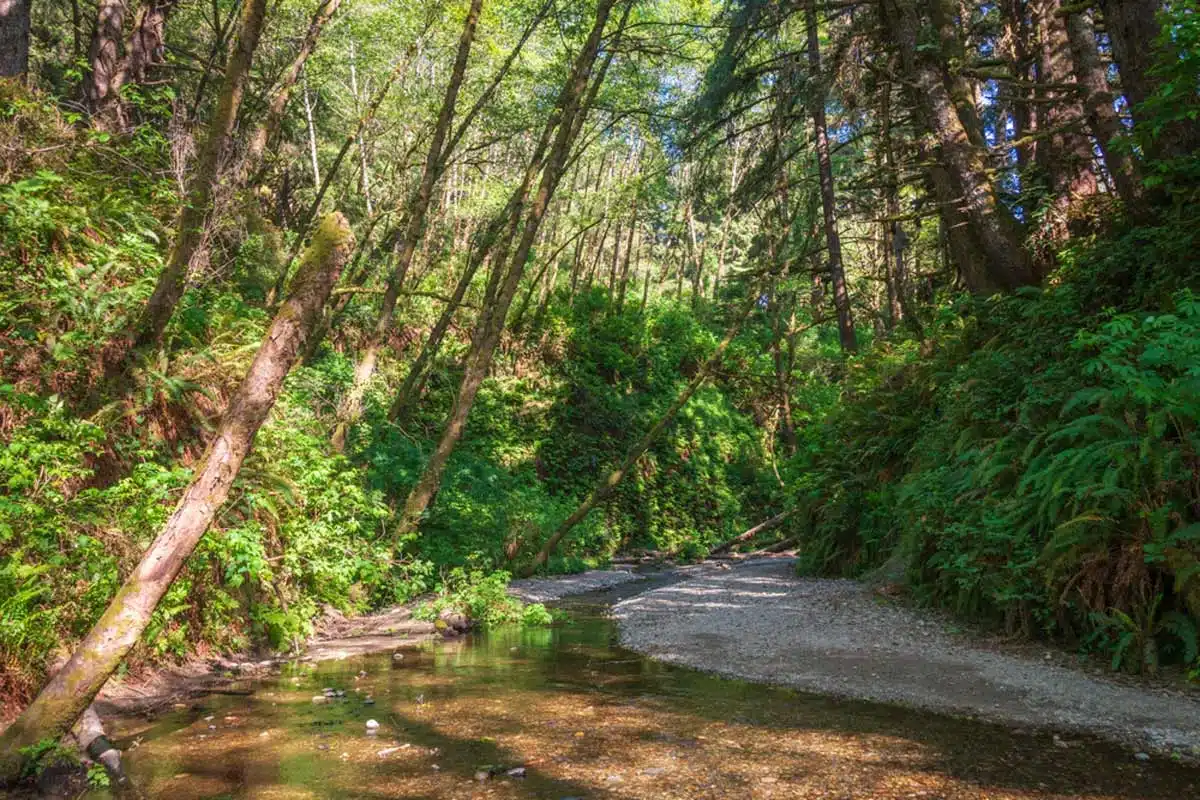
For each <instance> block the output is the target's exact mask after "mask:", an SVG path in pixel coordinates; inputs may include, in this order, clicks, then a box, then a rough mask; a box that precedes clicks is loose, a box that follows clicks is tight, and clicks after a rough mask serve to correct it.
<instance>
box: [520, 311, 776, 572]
mask: <svg viewBox="0 0 1200 800" xmlns="http://www.w3.org/2000/svg"><path fill="white" fill-rule="evenodd" d="M751 297H752V299H751V300H750V302H748V303H746V304H745V306H744V308H743V309H742V312H741V314H740V315H739V316H738V317H737V319H736V320H735V321H734V323H733V324H732V325H730V327H729V330H728V331H726V332H725V338H724V339H722V340H721V342H720V344H718V345H717V348H716V349H715V350H714V351H713V352H712V355H710V356H709V357H708V359H707V360H706V361H705V362H704V363H703V364H702V365H701V366H700V369H698V370H697V371H696V374H695V375H694V376H693V377H692V380H691V381H689V382H688V385H687V386H685V387H684V388H683V391H681V392H680V393H679V395H678V396H677V397H676V398H675V401H674V402H673V403H671V405H670V406H668V407H667V410H666V411H665V412H663V415H662V416H661V417H659V418H658V421H657V422H655V423H654V425H653V426H652V427H651V428H650V430H648V431H646V433H645V434H644V435H643V436H642V438H641V439H639V440H638V441H637V442H635V443H634V444H633V445H632V446H630V448H629V449H628V450H627V451H626V453H625V458H623V459H622V460H621V463H620V465H619V466H618V467H617V468H616V469H614V470H613V471H612V472H610V473H609V474H608V475H607V476H605V477H604V478H602V479H601V480H600V482H599V483H597V484H596V486H595V487H594V488H593V489H592V491H591V493H590V494H589V495H588V496H587V498H586V499H585V500H584V501H583V502H582V503H580V504H579V506H578V507H577V508H576V509H575V510H574V511H573V512H571V515H570V516H569V517H567V518H566V519H565V520H563V521H562V524H560V525H559V526H558V528H556V529H555V531H554V533H553V534H551V535H550V538H549V539H547V540H546V544H545V545H543V546H542V549H541V550H539V551H538V554H537V555H536V556H534V559H533V563H532V564H530V565H529V566H528V567H527V568H526V569H525V570H524V574H525V576H526V577H528V576H529V575H532V574H533V573H534V572H535V571H537V569H538V568H539V567H541V566H542V565H544V564H545V563H546V562H547V561H548V560H549V559H550V555H551V553H553V552H554V548H556V547H558V543H559V542H561V541H562V539H563V537H564V536H566V535H567V533H569V532H570V530H571V529H572V528H574V527H575V526H576V525H578V524H579V523H580V522H583V520H584V518H586V517H587V515H588V514H589V513H590V512H591V511H592V509H593V508H595V507H596V506H597V505H599V504H600V503H601V502H603V501H604V500H605V499H606V498H607V497H608V496H609V495H610V494H612V493H613V490H615V489H616V488H617V486H618V485H619V484H620V483H621V481H622V480H624V478H625V476H626V475H628V474H629V470H631V469H633V465H634V464H636V463H637V462H638V459H640V458H641V457H642V455H643V454H644V453H645V452H646V451H647V450H649V449H650V446H651V445H653V444H654V443H655V442H656V441H658V437H659V436H661V435H662V432H663V431H664V430H666V429H667V426H668V425H670V424H671V421H672V420H674V419H675V416H676V415H677V414H678V413H679V412H680V410H682V409H683V407H684V406H686V405H687V403H688V401H689V400H691V399H692V395H694V394H695V393H696V391H697V390H698V389H699V388H700V387H701V386H702V385H703V384H704V382H705V381H706V380H708V376H709V375H710V374H711V373H712V371H713V368H714V367H716V365H717V364H718V363H719V362H720V360H721V356H722V355H724V353H725V351H726V350H727V349H728V348H729V345H730V343H731V342H732V341H733V339H734V337H735V336H737V333H738V331H739V330H740V329H741V327H742V323H744V322H745V321H746V318H747V317H749V316H750V312H752V311H753V310H754V309H755V307H756V306H757V305H758V293H757V292H751Z"/></svg>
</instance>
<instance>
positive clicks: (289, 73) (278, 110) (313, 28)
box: [240, 0, 342, 185]
mask: <svg viewBox="0 0 1200 800" xmlns="http://www.w3.org/2000/svg"><path fill="white" fill-rule="evenodd" d="M341 2H342V0H318V2H317V7H316V9H315V10H314V11H313V15H312V19H311V20H310V21H309V23H308V30H307V32H306V33H305V34H304V41H303V42H302V43H301V44H300V49H299V50H297V51H296V56H295V58H293V59H292V63H291V64H289V65H288V68H287V69H286V70H284V72H283V75H282V76H281V77H280V79H279V83H278V85H276V87H275V91H274V92H272V93H271V99H270V100H269V101H268V102H267V114H266V116H265V117H263V120H262V122H260V123H259V124H258V126H257V127H256V128H255V129H254V133H253V134H252V135H251V136H250V142H249V144H247V145H246V155H245V156H244V157H243V159H242V168H241V176H240V177H241V180H240V183H242V184H243V185H244V184H246V183H248V182H249V181H250V180H251V179H252V178H253V176H254V175H255V174H256V173H257V172H258V168H259V166H260V165H261V164H262V159H263V154H264V153H265V152H266V150H267V144H268V143H269V142H270V140H271V137H273V136H274V135H275V132H276V131H277V130H279V124H280V122H281V121H282V120H283V113H284V111H285V110H287V105H288V100H290V99H291V96H292V90H293V89H295V88H296V81H297V80H299V79H300V75H301V73H302V72H303V71H304V64H305V63H306V62H307V61H308V57H309V56H310V55H312V52H313V50H314V49H315V48H316V46H317V39H318V38H319V37H320V35H321V31H323V30H324V29H325V26H326V25H327V24H328V23H329V20H331V19H333V15H334V14H336V13H337V10H338V6H340V5H341ZM305 112H306V113H305V118H306V120H307V122H308V124H309V134H310V141H311V147H312V160H313V174H314V175H316V172H317V167H316V164H317V153H316V140H315V137H312V136H311V134H312V132H313V131H312V108H311V107H310V106H309V105H308V95H307V91H306V93H305ZM315 182H316V183H317V184H319V183H320V182H321V179H320V177H319V176H318V177H317V178H316V181H315Z"/></svg>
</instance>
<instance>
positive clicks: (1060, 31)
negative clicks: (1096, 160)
mask: <svg viewBox="0 0 1200 800" xmlns="http://www.w3.org/2000/svg"><path fill="white" fill-rule="evenodd" d="M1032 8H1033V14H1034V17H1035V19H1036V20H1037V29H1038V40H1039V45H1040V47H1039V52H1038V78H1039V82H1040V83H1042V84H1043V85H1044V86H1047V85H1048V86H1053V87H1055V88H1054V89H1050V90H1048V91H1044V95H1045V99H1046V100H1047V101H1048V102H1046V103H1045V105H1044V106H1043V108H1044V109H1045V112H1044V113H1045V125H1044V129H1045V130H1046V131H1047V138H1046V139H1045V140H1044V141H1043V142H1042V143H1041V146H1040V147H1039V148H1038V158H1037V160H1038V167H1039V168H1040V169H1041V171H1042V172H1043V173H1044V174H1045V176H1046V178H1047V181H1048V183H1049V189H1050V191H1051V194H1052V196H1053V201H1052V204H1053V208H1054V210H1055V212H1056V214H1055V215H1056V216H1058V217H1067V218H1069V216H1070V213H1071V212H1070V209H1071V206H1072V205H1073V204H1074V203H1075V202H1076V201H1077V200H1080V199H1082V198H1086V197H1090V196H1092V195H1094V194H1095V193H1096V192H1097V191H1098V190H1099V184H1098V183H1097V181H1096V173H1095V171H1094V170H1093V169H1092V143H1091V141H1090V140H1089V139H1088V136H1087V134H1086V133H1085V132H1084V131H1083V121H1084V117H1085V114H1084V110H1083V103H1082V102H1081V100H1080V98H1079V92H1077V91H1076V90H1075V87H1074V86H1072V85H1071V84H1073V83H1074V79H1075V62H1074V59H1073V58H1072V55H1071V44H1070V40H1069V39H1068V37H1067V20H1066V15H1065V14H1064V13H1063V3H1062V0H1034V2H1033V5H1032ZM1063 86H1068V87H1070V88H1068V89H1065V90H1064V89H1061V88H1058V87H1063ZM1068 225H1069V219H1059V220H1056V221H1054V222H1052V230H1053V232H1054V233H1055V236H1056V238H1059V239H1062V238H1066V237H1067V236H1068V235H1070V231H1069V229H1068Z"/></svg>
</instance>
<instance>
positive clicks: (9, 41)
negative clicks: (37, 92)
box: [0, 0, 33, 78]
mask: <svg viewBox="0 0 1200 800" xmlns="http://www.w3.org/2000/svg"><path fill="white" fill-rule="evenodd" d="M32 5H33V0H0V78H24V77H25V73H26V72H28V71H29V22H30V6H32Z"/></svg>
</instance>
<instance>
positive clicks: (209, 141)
mask: <svg viewBox="0 0 1200 800" xmlns="http://www.w3.org/2000/svg"><path fill="white" fill-rule="evenodd" d="M266 6H267V0H246V3H245V6H244V7H243V9H242V21H241V31H240V33H239V34H238V41H237V46H236V47H235V48H234V50H233V54H232V55H231V56H230V58H229V63H228V64H227V65H226V67H225V79H224V83H223V85H222V88H221V96H220V98H219V100H218V102H217V110H216V114H215V115H214V116H213V119H212V122H211V123H210V124H209V129H208V136H207V138H206V139H205V142H204V145H203V146H202V147H201V149H200V154H199V156H198V158H197V160H196V166H195V169H194V170H193V171H192V180H191V185H190V186H189V188H188V193H187V196H186V197H185V198H184V202H183V205H182V207H181V208H180V209H179V216H178V218H177V219H176V223H175V241H174V243H173V245H172V247H171V252H170V254H169V255H168V257H167V264H166V266H165V267H164V268H163V271H162V273H161V274H160V275H159V277H158V283H157V284H156V285H155V287H154V293H153V294H151V295H150V299H149V301H148V302H147V303H146V307H145V309H144V310H143V311H142V315H141V318H140V319H139V320H138V321H137V324H136V325H135V326H134V329H133V334H132V337H131V339H132V347H133V349H135V350H138V349H142V348H145V347H149V346H152V345H155V344H158V343H159V342H160V341H161V340H162V335H163V331H164V330H166V327H167V323H168V322H169V321H170V319H171V315H172V314H174V312H175V306H176V305H178V303H179V299H180V298H181V297H182V296H183V290H184V287H185V286H186V284H187V272H188V265H189V264H190V263H191V260H192V256H193V255H195V252H196V248H197V247H198V246H199V244H200V240H201V236H202V234H203V231H204V226H205V224H206V223H207V221H208V217H209V214H211V212H212V202H213V192H214V190H215V188H216V185H217V181H218V178H219V177H220V176H219V172H220V168H221V161H222V159H223V158H224V156H225V154H226V152H227V151H228V150H229V146H230V142H231V141H232V139H233V127H234V123H235V122H236V121H237V112H238V108H239V107H240V106H241V104H242V96H243V95H244V94H245V91H246V82H247V81H248V80H249V76H250V63H251V61H252V60H253V58H254V51H255V49H257V47H258V40H259V37H260V36H261V34H262V29H263V23H264V18H265V16H266ZM122 349H123V350H124V351H125V352H122V353H121V356H122V360H124V361H126V365H125V369H128V366H129V365H128V359H126V358H125V355H126V354H127V348H122Z"/></svg>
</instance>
